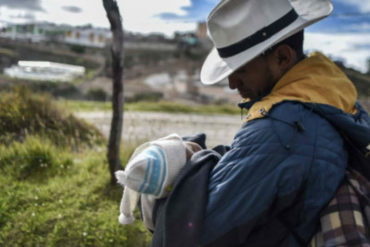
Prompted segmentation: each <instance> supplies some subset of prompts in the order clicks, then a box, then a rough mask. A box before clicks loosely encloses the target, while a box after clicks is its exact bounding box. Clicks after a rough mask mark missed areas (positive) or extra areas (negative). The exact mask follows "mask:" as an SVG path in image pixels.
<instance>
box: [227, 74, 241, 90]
mask: <svg viewBox="0 0 370 247" xmlns="http://www.w3.org/2000/svg"><path fill="white" fill-rule="evenodd" d="M228 79H229V88H230V89H237V88H238V84H239V80H238V79H237V78H236V77H235V76H234V75H230V76H229V78H228Z"/></svg>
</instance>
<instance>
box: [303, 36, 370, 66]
mask: <svg viewBox="0 0 370 247" xmlns="http://www.w3.org/2000/svg"><path fill="white" fill-rule="evenodd" d="M369 40H370V33H347V34H346V33H343V34H338V33H337V34H325V33H309V32H306V33H305V46H304V47H305V50H309V51H313V50H318V51H321V52H323V53H324V54H326V55H330V56H332V57H333V58H342V59H345V65H346V66H349V67H352V68H354V69H358V70H360V71H362V72H366V71H367V64H366V61H367V59H369V58H370V46H369Z"/></svg>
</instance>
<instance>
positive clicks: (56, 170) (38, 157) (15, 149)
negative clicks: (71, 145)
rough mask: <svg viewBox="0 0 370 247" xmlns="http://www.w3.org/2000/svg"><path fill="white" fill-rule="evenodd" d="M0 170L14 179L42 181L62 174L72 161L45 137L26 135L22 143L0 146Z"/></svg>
mask: <svg viewBox="0 0 370 247" xmlns="http://www.w3.org/2000/svg"><path fill="white" fill-rule="evenodd" d="M0 157H1V158H0V170H1V171H2V172H3V173H4V174H7V175H10V176H12V177H14V178H16V179H27V178H29V177H31V178H34V181H43V180H45V179H46V178H48V177H50V176H54V175H56V174H64V172H65V170H66V169H68V168H69V167H71V166H72V164H73V161H72V159H71V158H70V156H69V155H68V153H67V152H66V151H64V150H63V152H61V150H57V149H56V147H55V146H54V145H53V144H52V143H51V142H50V141H48V140H47V139H45V140H42V141H41V140H40V139H39V138H36V137H27V139H26V140H25V141H24V143H20V142H13V143H12V145H10V146H4V145H2V146H0Z"/></svg>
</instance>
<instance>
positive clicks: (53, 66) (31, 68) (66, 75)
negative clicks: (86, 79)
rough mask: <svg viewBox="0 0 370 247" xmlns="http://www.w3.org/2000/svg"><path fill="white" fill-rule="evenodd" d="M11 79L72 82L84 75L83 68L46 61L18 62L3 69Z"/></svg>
mask: <svg viewBox="0 0 370 247" xmlns="http://www.w3.org/2000/svg"><path fill="white" fill-rule="evenodd" d="M4 74H6V75H7V76H10V77H13V78H20V79H27V80H39V81H72V80H73V79H75V78H77V77H81V76H83V75H84V74H85V68H84V67H82V66H75V65H70V64H63V63H54V62H48V61H19V62H18V65H13V66H12V67H10V68H6V69H4Z"/></svg>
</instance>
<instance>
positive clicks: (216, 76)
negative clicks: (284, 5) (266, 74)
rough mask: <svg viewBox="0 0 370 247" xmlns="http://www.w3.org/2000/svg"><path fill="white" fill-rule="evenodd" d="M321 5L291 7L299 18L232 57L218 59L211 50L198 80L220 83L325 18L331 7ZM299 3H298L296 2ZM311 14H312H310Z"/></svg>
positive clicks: (325, 3)
mask: <svg viewBox="0 0 370 247" xmlns="http://www.w3.org/2000/svg"><path fill="white" fill-rule="evenodd" d="M319 1H321V3H317V2H316V4H315V5H311V6H307V2H308V1H306V4H305V3H303V4H298V6H293V7H294V9H295V10H296V12H297V13H298V14H299V17H298V18H297V19H296V20H295V21H294V22H293V23H291V24H290V25H288V26H287V27H286V28H284V29H283V30H281V31H280V32H278V33H277V34H275V35H273V36H271V37H270V38H269V39H267V40H265V41H264V42H262V43H260V44H258V45H256V46H254V47H252V48H250V49H248V50H245V51H244V52H241V53H239V54H237V55H234V56H232V57H227V58H222V57H220V55H219V53H218V51H217V49H216V48H213V49H212V50H211V52H210V53H209V55H208V57H207V58H206V60H205V61H204V63H203V66H202V69H201V73H200V79H201V81H202V83H203V84H205V85H212V84H215V83H217V82H220V81H222V80H223V79H225V78H226V77H228V76H229V75H230V74H232V73H233V72H234V71H235V70H237V69H238V68H239V67H241V66H242V65H244V64H246V63H248V62H249V61H251V60H252V59H253V58H255V57H257V56H258V55H260V54H261V53H263V52H264V51H265V50H266V49H268V48H269V47H272V46H273V45H275V44H277V43H279V42H280V41H282V40H284V39H286V38H288V37H290V36H292V35H293V34H295V33H297V32H299V31H301V30H302V29H304V28H305V27H307V26H309V25H312V24H313V23H315V22H317V21H319V20H321V19H323V18H325V17H327V16H328V15H330V13H331V12H332V11H333V5H332V4H331V2H330V1H326V0H319ZM298 2H299V1H298ZM292 5H293V4H292ZM312 13H313V14H312Z"/></svg>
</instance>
